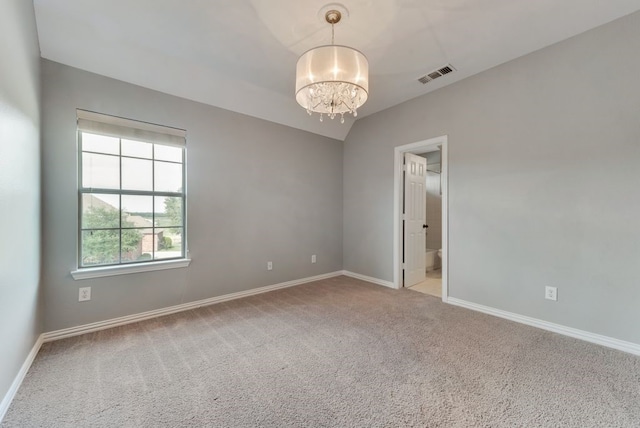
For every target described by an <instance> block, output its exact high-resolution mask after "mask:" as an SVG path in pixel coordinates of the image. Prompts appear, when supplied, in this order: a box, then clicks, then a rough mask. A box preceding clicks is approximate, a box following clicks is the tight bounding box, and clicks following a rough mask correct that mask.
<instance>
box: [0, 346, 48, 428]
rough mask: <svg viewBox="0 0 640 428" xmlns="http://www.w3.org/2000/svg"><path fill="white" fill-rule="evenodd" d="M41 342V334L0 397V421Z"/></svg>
mask: <svg viewBox="0 0 640 428" xmlns="http://www.w3.org/2000/svg"><path fill="white" fill-rule="evenodd" d="M42 343H43V337H42V334H41V335H40V336H38V338H37V339H36V343H34V344H33V348H31V351H30V352H29V355H27V358H26V359H25V360H24V363H23V364H22V367H20V371H19V372H18V374H17V375H16V377H15V379H14V380H13V383H12V384H11V386H10V387H9V390H8V391H7V393H6V394H5V396H4V398H3V399H2V403H0V422H2V420H3V419H4V416H5V415H6V414H7V410H9V406H10V405H11V402H12V401H13V397H15V396H16V393H17V392H18V389H19V388H20V385H22V381H23V380H24V377H25V376H26V375H27V372H28V371H29V368H30V367H31V364H32V363H33V360H35V358H36V355H38V351H39V350H40V346H42Z"/></svg>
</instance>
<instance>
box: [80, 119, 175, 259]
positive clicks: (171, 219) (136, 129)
mask: <svg viewBox="0 0 640 428" xmlns="http://www.w3.org/2000/svg"><path fill="white" fill-rule="evenodd" d="M185 134H186V133H185V131H184V130H179V129H175V128H168V127H164V126H159V125H152V124H148V123H144V122H137V121H132V120H128V119H122V118H118V117H114V116H107V115H102V114H98V113H93V112H87V111H84V110H78V143H79V144H78V146H79V156H78V160H79V177H78V182H79V185H78V208H79V214H78V217H79V233H78V268H79V270H80V269H82V268H91V267H104V266H119V265H131V264H144V263H147V264H148V263H150V262H157V261H165V260H172V259H184V258H185V248H186V225H185V206H186V199H185V198H186V196H185V188H186V186H185V136H186V135H185Z"/></svg>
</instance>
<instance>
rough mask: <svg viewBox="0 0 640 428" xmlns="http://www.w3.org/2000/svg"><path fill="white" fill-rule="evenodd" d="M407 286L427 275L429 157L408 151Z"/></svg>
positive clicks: (406, 164)
mask: <svg viewBox="0 0 640 428" xmlns="http://www.w3.org/2000/svg"><path fill="white" fill-rule="evenodd" d="M404 164H405V174H404V286H405V287H411V286H412V285H415V284H417V283H419V282H422V281H424V279H425V269H426V260H425V253H426V223H427V210H426V200H425V197H426V193H425V192H426V189H425V185H426V175H427V160H426V159H425V158H421V157H420V156H416V155H413V154H411V153H405V154H404Z"/></svg>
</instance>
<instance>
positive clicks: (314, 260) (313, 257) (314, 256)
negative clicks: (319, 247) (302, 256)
mask: <svg viewBox="0 0 640 428" xmlns="http://www.w3.org/2000/svg"><path fill="white" fill-rule="evenodd" d="M315 262H316V255H315V254H314V255H312V256H311V263H315Z"/></svg>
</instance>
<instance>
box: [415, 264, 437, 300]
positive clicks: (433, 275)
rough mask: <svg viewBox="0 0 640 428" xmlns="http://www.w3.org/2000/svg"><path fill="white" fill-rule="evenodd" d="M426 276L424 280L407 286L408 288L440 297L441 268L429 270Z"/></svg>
mask: <svg viewBox="0 0 640 428" xmlns="http://www.w3.org/2000/svg"><path fill="white" fill-rule="evenodd" d="M426 276H427V277H426V279H425V280H424V281H422V282H419V283H418V284H416V285H413V286H411V287H409V290H414V291H418V292H420V293H424V294H430V295H431V296H436V297H442V269H436V270H432V271H429V272H427V275H426Z"/></svg>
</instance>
